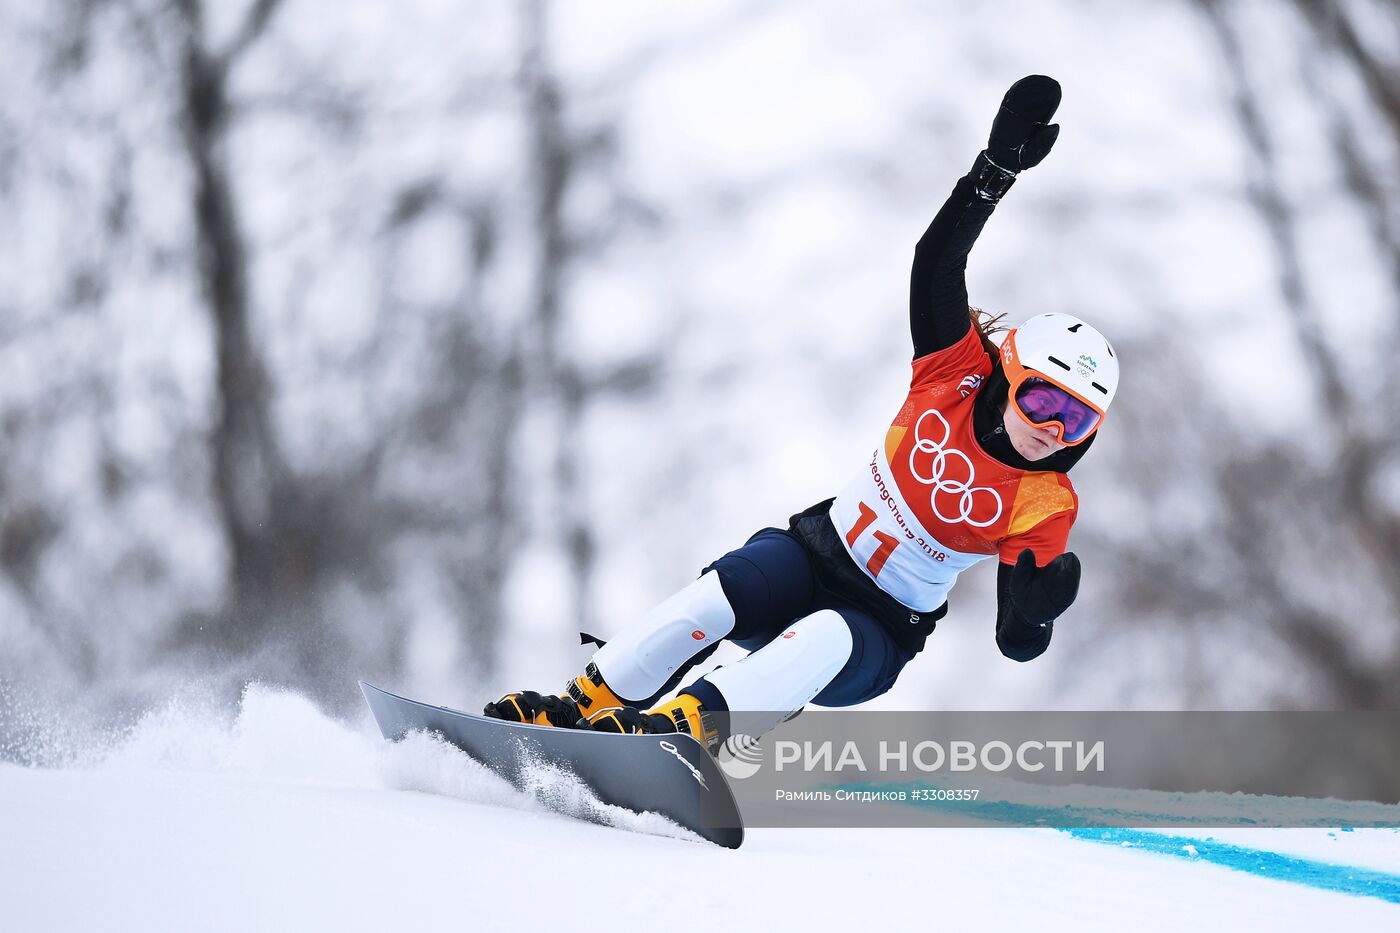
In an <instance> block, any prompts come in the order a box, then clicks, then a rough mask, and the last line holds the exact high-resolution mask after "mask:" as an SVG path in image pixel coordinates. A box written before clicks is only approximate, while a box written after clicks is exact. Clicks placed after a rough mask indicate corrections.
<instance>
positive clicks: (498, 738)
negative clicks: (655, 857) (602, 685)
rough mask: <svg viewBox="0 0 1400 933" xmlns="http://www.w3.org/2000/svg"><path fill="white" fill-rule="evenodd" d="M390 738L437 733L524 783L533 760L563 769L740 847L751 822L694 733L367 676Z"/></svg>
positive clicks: (610, 797)
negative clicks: (468, 697) (494, 702)
mask: <svg viewBox="0 0 1400 933" xmlns="http://www.w3.org/2000/svg"><path fill="white" fill-rule="evenodd" d="M360 690H361V691H362V692H363V693H364V695H365V700H366V701H367V702H368V703H369V708H370V711H371V712H373V713H374V719H375V722H377V723H378V724H379V731H380V732H382V733H383V734H384V738H386V739H389V740H391V741H395V740H398V739H401V738H403V736H404V735H405V734H407V733H409V732H412V731H415V730H421V731H423V732H435V733H437V734H438V735H440V736H442V737H443V738H444V739H446V740H447V741H448V742H450V743H452V744H453V745H455V746H457V747H458V748H460V749H461V750H462V751H464V752H466V753H467V754H468V755H470V756H471V757H472V758H475V759H476V760H477V761H479V762H481V763H482V764H483V765H486V766H487V767H488V768H490V769H491V770H492V771H495V772H496V773H497V774H499V775H500V776H501V777H503V778H505V779H506V780H507V781H509V782H510V783H512V784H514V785H515V786H516V787H522V786H523V777H524V771H525V768H526V765H527V762H529V761H541V762H546V763H549V764H552V765H554V766H556V767H561V768H564V769H566V770H568V771H569V772H571V773H573V774H574V775H576V776H577V777H578V778H579V780H581V781H582V782H583V783H584V784H586V785H588V787H589V789H591V790H592V791H593V793H594V794H596V795H597V797H598V799H599V800H601V801H602V802H603V803H608V804H613V805H615V806H619V807H624V808H626V809H628V810H633V811H636V812H638V813H644V812H652V813H659V814H661V815H662V816H664V817H666V818H667V819H669V820H671V821H672V822H675V823H677V824H679V825H681V826H684V827H685V828H686V829H688V830H690V831H691V832H694V833H695V834H697V835H699V836H702V837H703V838H705V839H708V840H709V841H711V842H714V843H717V844H719V845H722V846H725V847H726V848H730V849H737V848H738V847H739V845H740V843H742V842H743V841H744V824H743V822H742V820H741V819H740V817H739V809H738V807H737V805H736V804H735V803H734V795H733V794H732V793H731V792H730V790H729V785H728V783H726V782H725V779H724V772H722V771H721V770H720V769H719V765H718V764H717V763H716V762H715V760H714V759H713V758H711V757H710V755H709V753H708V752H706V751H705V749H704V748H703V747H702V746H701V745H700V743H699V742H697V741H695V740H694V739H692V738H691V737H690V736H688V735H614V734H609V733H604V732H588V731H583V730H574V729H553V728H550V727H548V726H535V725H526V724H524V723H516V722H504V721H502V720H500V719H488V718H486V717H485V716H473V715H471V714H469V713H460V712H458V711H457V710H452V709H447V708H445V707H442V706H430V705H428V704H427V703H419V702H418V701H416V700H409V699H405V698H404V697H400V696H395V695H394V694H392V693H388V692H386V691H384V690H380V689H379V688H378V687H376V686H374V685H373V684H368V683H365V682H364V681H360Z"/></svg>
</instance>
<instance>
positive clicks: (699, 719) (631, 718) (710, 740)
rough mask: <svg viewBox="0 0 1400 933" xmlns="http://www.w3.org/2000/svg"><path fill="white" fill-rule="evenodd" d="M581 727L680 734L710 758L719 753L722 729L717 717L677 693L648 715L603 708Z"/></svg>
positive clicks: (690, 699)
mask: <svg viewBox="0 0 1400 933" xmlns="http://www.w3.org/2000/svg"><path fill="white" fill-rule="evenodd" d="M579 725H580V728H585V727H586V728H589V729H595V730H597V731H599V732H622V733H628V734H635V733H646V734H655V733H663V732H677V733H680V734H681V735H688V736H690V737H691V738H693V739H695V741H697V742H699V743H700V744H701V745H703V746H705V750H706V751H708V752H709V753H710V754H711V755H715V754H718V753H719V744H720V736H719V728H718V727H717V726H716V724H715V722H714V717H712V716H711V715H710V714H709V713H708V712H706V710H705V708H704V707H703V706H701V705H700V701H699V700H697V699H696V698H695V697H693V696H691V695H690V694H688V693H680V694H677V695H676V696H675V697H673V698H672V699H669V700H666V701H664V702H662V703H659V704H657V705H656V706H653V707H652V708H651V709H649V710H647V711H646V712H642V711H641V710H639V709H634V708H633V707H630V706H621V707H616V708H613V709H603V710H600V711H599V712H598V713H596V714H594V715H593V716H591V717H589V718H588V719H587V721H586V722H585V723H580V724H579Z"/></svg>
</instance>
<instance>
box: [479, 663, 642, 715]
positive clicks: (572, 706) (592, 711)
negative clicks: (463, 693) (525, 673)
mask: <svg viewBox="0 0 1400 933" xmlns="http://www.w3.org/2000/svg"><path fill="white" fill-rule="evenodd" d="M565 693H566V694H567V696H556V695H553V694H539V693H536V692H535V691H533V690H524V691H521V692H520V693H507V694H506V695H505V696H503V697H501V698H500V699H499V700H497V701H496V702H494V703H487V704H486V708H485V709H484V710H482V713H483V714H484V715H486V716H489V717H491V718H492V719H504V720H506V721H507V722H528V723H534V724H535V725H537V726H558V727H562V728H565V729H577V728H579V726H580V724H581V723H582V721H583V720H586V719H587V718H588V717H589V716H592V715H596V714H597V713H598V712H599V711H600V710H605V709H615V708H618V707H622V706H624V705H625V702H624V701H623V700H621V699H620V698H618V696H617V694H615V693H613V692H612V689H611V688H610V687H608V685H607V684H606V683H604V682H603V675H602V674H600V673H598V666H597V665H596V664H594V663H592V662H591V661H590V662H589V664H588V667H587V668H585V669H584V672H583V674H582V675H581V676H579V677H575V678H574V679H573V680H571V681H569V684H568V686H567V687H566V688H565Z"/></svg>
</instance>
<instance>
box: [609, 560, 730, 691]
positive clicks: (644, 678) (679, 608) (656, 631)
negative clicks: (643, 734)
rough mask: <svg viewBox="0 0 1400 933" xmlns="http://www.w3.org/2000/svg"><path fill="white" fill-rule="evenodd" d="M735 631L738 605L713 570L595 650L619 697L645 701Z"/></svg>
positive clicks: (610, 684) (610, 685)
mask: <svg viewBox="0 0 1400 933" xmlns="http://www.w3.org/2000/svg"><path fill="white" fill-rule="evenodd" d="M732 631H734V609H733V608H732V607H731V606H730V605H729V600H728V599H726V598H725V595H724V590H723V589H722V588H721V587H720V585H719V574H718V573H715V572H714V571H711V572H709V573H707V574H705V575H704V576H702V577H701V578H700V579H698V580H696V581H695V582H694V583H692V584H690V585H689V586H687V587H686V588H685V589H683V590H681V591H680V592H679V593H676V594H675V595H673V596H671V597H669V598H667V599H666V600H664V601H662V602H661V603H660V604H659V605H658V606H656V607H655V608H654V609H652V610H651V611H649V612H647V613H646V614H645V615H643V616H642V617H641V618H640V619H638V620H637V621H636V622H634V623H632V624H631V625H629V626H627V627H626V628H625V629H623V630H622V631H621V632H620V633H619V634H618V635H617V637H615V638H613V639H612V640H611V641H609V642H608V643H607V644H606V645H604V646H603V647H601V648H599V649H598V651H597V652H596V653H595V654H594V655H593V663H594V664H596V665H598V673H600V674H602V675H603V680H604V681H606V682H607V685H608V686H609V687H611V688H612V691H613V693H616V694H617V695H618V697H619V698H620V699H623V700H633V701H638V702H640V701H642V700H645V699H647V698H648V697H650V696H651V695H652V694H654V693H656V692H657V691H658V690H660V689H661V688H662V686H663V685H665V683H666V681H667V680H668V679H670V677H671V675H672V674H674V673H675V672H676V671H677V669H679V668H680V667H681V665H683V664H685V663H686V662H687V661H689V660H690V659H691V658H693V657H695V655H697V654H699V653H700V652H701V651H704V650H705V649H706V648H708V647H709V646H710V645H713V644H714V643H715V642H717V641H719V640H720V639H721V638H723V637H724V636H726V635H728V634H729V633H730V632H732Z"/></svg>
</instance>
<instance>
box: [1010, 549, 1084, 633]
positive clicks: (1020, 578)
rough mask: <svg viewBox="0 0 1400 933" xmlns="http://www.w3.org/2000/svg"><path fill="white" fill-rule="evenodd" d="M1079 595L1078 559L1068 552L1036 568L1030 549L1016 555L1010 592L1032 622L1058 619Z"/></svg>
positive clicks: (1019, 607) (1025, 616) (1013, 600)
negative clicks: (1018, 555)
mask: <svg viewBox="0 0 1400 933" xmlns="http://www.w3.org/2000/svg"><path fill="white" fill-rule="evenodd" d="M1078 594H1079V558H1078V557H1075V556H1074V555H1073V554H1072V553H1070V552H1068V551H1066V552H1065V553H1064V554H1061V555H1060V556H1059V557H1056V558H1055V559H1054V560H1052V561H1050V563H1048V564H1046V565H1045V566H1044V567H1036V565H1035V554H1034V553H1032V552H1031V550H1030V548H1026V550H1024V551H1022V552H1021V556H1020V557H1018V558H1016V566H1015V568H1014V569H1013V570H1012V571H1011V586H1010V589H1009V593H1008V595H1009V596H1010V598H1011V602H1012V603H1013V604H1014V605H1015V607H1016V609H1017V611H1018V612H1020V614H1021V616H1022V617H1023V618H1024V619H1025V620H1026V621H1027V622H1029V623H1030V624H1031V625H1044V624H1045V623H1047V622H1053V621H1055V619H1057V618H1059V617H1060V615H1061V613H1063V612H1064V611H1065V610H1066V609H1068V608H1069V607H1070V605H1071V604H1072V603H1073V602H1074V597H1075V596H1077V595H1078Z"/></svg>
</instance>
